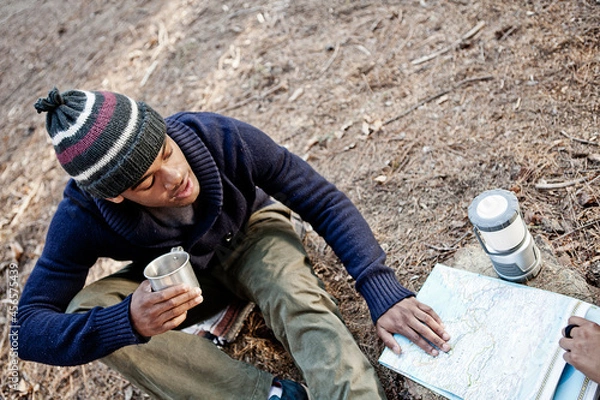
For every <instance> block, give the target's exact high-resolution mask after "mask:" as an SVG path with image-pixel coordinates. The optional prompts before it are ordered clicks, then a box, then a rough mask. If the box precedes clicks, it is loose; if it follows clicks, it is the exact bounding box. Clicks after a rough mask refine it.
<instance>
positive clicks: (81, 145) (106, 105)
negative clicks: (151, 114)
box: [56, 92, 117, 165]
mask: <svg viewBox="0 0 600 400" xmlns="http://www.w3.org/2000/svg"><path fill="white" fill-rule="evenodd" d="M100 93H102V95H103V96H104V102H103V103H102V107H101V108H100V111H99V112H98V115H97V117H96V121H95V122H94V125H92V127H91V128H90V130H89V131H88V133H87V134H86V135H85V136H84V137H83V138H82V139H81V140H79V141H77V142H76V143H75V144H73V145H72V146H70V147H67V148H66V149H65V150H64V151H62V152H61V153H60V154H57V155H56V156H57V157H58V161H59V162H60V163H61V165H65V164H68V163H70V162H71V161H72V160H73V159H74V158H75V157H77V156H78V155H80V154H81V153H83V152H84V151H86V150H87V149H88V148H89V147H90V146H91V145H92V144H94V142H95V141H96V140H97V139H98V137H99V136H100V134H101V133H102V132H103V131H104V128H106V126H107V125H108V123H109V122H110V120H111V118H112V116H113V113H114V111H115V106H116V104H117V97H116V96H115V94H114V93H111V92H100Z"/></svg>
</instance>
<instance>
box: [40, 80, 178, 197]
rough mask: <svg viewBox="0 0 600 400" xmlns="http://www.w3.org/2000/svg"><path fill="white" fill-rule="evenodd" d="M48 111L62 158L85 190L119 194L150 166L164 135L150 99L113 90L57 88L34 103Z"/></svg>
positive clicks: (49, 126) (96, 194) (103, 194)
mask: <svg viewBox="0 0 600 400" xmlns="http://www.w3.org/2000/svg"><path fill="white" fill-rule="evenodd" d="M35 109H36V110H37V111H38V113H42V112H47V113H48V114H47V115H46V130H47V131H48V133H49V135H50V138H51V139H52V144H53V145H54V150H55V151H56V155H57V157H58V161H59V162H60V164H61V165H62V167H63V168H64V169H65V171H67V173H68V174H69V175H71V177H72V178H73V179H74V180H75V181H76V182H77V184H78V185H79V187H81V189H83V190H85V191H86V192H88V193H89V194H90V195H92V196H94V197H97V198H112V197H117V196H118V195H120V194H121V193H123V192H124V191H125V190H127V189H129V188H130V187H132V186H133V185H135V184H136V183H137V182H138V181H139V180H140V179H141V178H142V176H143V175H144V174H145V173H146V171H148V168H150V166H151V165H152V163H153V162H154V160H155V159H156V157H157V156H158V153H159V152H160V149H161V147H162V145H163V143H164V140H165V134H166V125H165V122H164V120H163V118H162V117H161V116H160V115H159V114H158V113H157V112H156V111H154V110H153V109H152V108H150V107H149V106H148V105H147V104H145V103H143V102H137V103H136V102H135V101H133V100H132V99H130V98H129V97H127V96H124V95H121V94H117V93H112V92H87V91H80V90H69V91H67V92H64V93H62V94H61V93H59V91H58V89H56V88H54V89H52V90H51V91H50V93H49V94H48V97H47V98H45V99H44V98H40V99H38V101H37V102H36V103H35Z"/></svg>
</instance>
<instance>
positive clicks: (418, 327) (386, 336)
mask: <svg viewBox="0 0 600 400" xmlns="http://www.w3.org/2000/svg"><path fill="white" fill-rule="evenodd" d="M376 329H377V335H379V337H380V338H381V340H383V343H384V344H385V345H386V346H387V347H389V348H390V349H391V350H392V351H393V352H394V353H396V354H400V352H401V351H402V350H401V349H400V346H399V345H398V342H396V340H395V339H394V336H393V335H394V333H399V334H400V335H402V336H405V337H406V338H408V339H409V340H410V341H411V342H413V343H415V344H416V345H417V346H419V347H420V348H422V349H423V350H425V351H426V352H427V353H428V354H430V355H432V356H434V357H435V356H437V355H438V354H439V351H438V349H440V350H442V351H444V352H448V351H450V345H449V344H448V343H447V342H448V340H450V335H449V334H448V333H447V332H446V331H445V330H444V325H443V323H442V320H441V319H440V317H439V316H438V315H437V314H436V313H435V311H433V309H432V308H431V307H429V306H427V305H425V304H423V303H421V302H420V301H419V300H417V299H416V298H415V297H407V298H405V299H403V300H401V301H399V302H398V303H396V304H395V305H394V306H393V307H391V308H390V309H389V310H388V311H386V312H385V313H384V314H383V315H382V316H381V317H379V319H378V320H377V324H376ZM425 339H427V340H425ZM428 341H429V342H428ZM430 343H433V344H434V345H435V346H436V347H437V348H438V349H436V348H435V347H433V346H432V345H431V344H430Z"/></svg>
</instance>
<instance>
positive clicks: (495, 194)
mask: <svg viewBox="0 0 600 400" xmlns="http://www.w3.org/2000/svg"><path fill="white" fill-rule="evenodd" d="M468 211H469V220H470V221H471V223H472V224H473V225H474V226H476V227H477V228H478V229H479V230H481V231H483V232H496V231H500V230H502V229H504V228H506V227H507V226H509V225H510V224H512V223H513V222H514V221H515V220H516V219H517V217H518V216H519V202H518V200H517V197H516V196H515V195H514V193H513V192H509V191H508V190H503V189H493V190H488V191H485V192H483V193H481V194H480V195H479V196H477V197H476V198H475V199H474V200H473V202H472V203H471V205H470V206H469V210H468Z"/></svg>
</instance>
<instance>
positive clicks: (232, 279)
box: [68, 204, 385, 400]
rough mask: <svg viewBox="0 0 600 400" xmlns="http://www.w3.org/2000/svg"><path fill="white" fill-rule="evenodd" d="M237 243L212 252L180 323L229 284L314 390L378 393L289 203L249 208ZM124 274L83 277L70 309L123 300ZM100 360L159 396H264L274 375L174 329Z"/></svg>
mask: <svg viewBox="0 0 600 400" xmlns="http://www.w3.org/2000/svg"><path fill="white" fill-rule="evenodd" d="M236 243H237V246H235V249H234V250H233V251H231V252H230V253H229V254H227V253H224V252H221V253H220V259H221V261H222V262H221V263H220V265H218V266H217V267H215V268H213V269H212V270H211V271H210V273H206V274H201V276H199V281H200V285H201V287H202V290H203V296H204V299H205V301H204V303H202V304H200V305H199V306H197V307H195V308H194V309H192V310H190V312H188V317H187V320H186V325H191V324H193V323H196V322H199V321H200V320H202V319H204V318H205V317H208V316H210V315H212V314H214V313H216V311H218V310H220V309H221V308H222V307H223V306H224V305H226V304H227V303H228V298H227V295H226V293H227V292H228V291H229V292H231V293H234V294H235V295H236V296H238V297H240V298H243V299H247V300H249V301H252V302H254V303H255V304H256V305H257V306H258V307H259V308H260V310H261V312H262V313H263V315H264V318H265V321H266V323H267V325H268V326H269V327H270V328H271V329H272V330H273V332H274V334H275V336H276V337H277V339H278V340H279V341H280V342H281V343H282V344H283V345H284V346H285V348H286V349H287V350H288V351H289V353H290V354H291V356H292V358H293V359H294V362H295V363H296V365H297V366H298V368H299V369H300V370H301V372H302V374H303V376H304V379H305V381H306V384H307V386H308V388H309V390H310V395H311V398H312V399H315V400H342V399H357V400H358V399H360V400H375V399H383V398H385V395H384V394H383V390H382V388H381V385H380V383H379V380H378V378H377V376H376V373H375V371H374V368H373V367H372V366H371V365H370V363H369V361H368V360H367V359H366V357H365V356H364V354H362V352H361V351H360V349H359V347H358V346H357V344H356V342H355V341H354V339H353V337H352V335H351V333H350V332H349V331H348V329H347V328H346V326H345V324H344V322H343V321H342V319H341V316H340V314H339V311H338V309H337V306H336V304H335V301H334V300H333V298H332V297H331V296H330V295H329V294H328V293H327V292H326V291H325V289H324V287H323V284H322V282H321V281H320V280H319V279H318V278H317V277H316V276H315V274H314V272H313V270H312V267H311V265H310V263H309V260H308V257H307V255H306V253H305V250H304V248H303V246H302V243H301V240H300V238H299V236H298V235H297V233H296V232H295V231H294V229H293V225H292V224H291V222H290V212H289V210H288V209H287V208H285V207H283V206H281V205H277V204H276V205H272V206H269V207H267V208H265V209H263V210H260V211H258V212H256V213H254V214H253V215H252V217H251V219H250V221H249V222H248V225H247V226H246V228H245V230H244V231H243V232H242V233H240V235H238V238H236ZM138 269H139V268H138ZM131 275H132V274H131V271H130V270H128V269H127V268H125V270H124V271H120V272H117V273H116V274H114V275H111V276H109V277H106V278H104V279H101V280H99V281H97V282H95V283H93V284H91V285H89V286H87V287H85V288H84V289H83V290H82V291H81V292H80V293H79V294H78V295H77V296H76V297H75V298H74V299H73V301H72V302H71V304H70V306H69V310H68V312H84V311H86V310H89V309H91V308H93V307H96V306H109V305H111V304H115V303H118V302H120V301H122V300H123V299H124V298H125V297H126V296H128V295H129V294H131V293H132V292H133V291H134V290H135V289H136V288H137V286H138V285H139V280H136V279H131ZM139 275H140V274H139V271H138V272H137V273H136V276H139ZM142 279H143V278H142ZM223 285H224V286H225V287H226V288H227V289H228V290H227V289H224V288H223ZM101 361H102V362H104V363H105V364H107V365H108V366H109V367H111V368H113V369H115V370H117V371H119V372H120V373H121V374H122V375H123V376H125V377H126V378H127V379H128V380H130V381H131V382H132V383H133V384H135V385H136V386H138V387H139V388H141V389H143V390H144V391H146V392H147V393H148V394H150V395H152V396H154V397H156V398H160V399H215V400H228V399H231V400H244V399H252V400H255V399H256V400H266V399H267V394H268V392H269V388H270V386H271V382H272V379H273V376H272V375H271V374H269V373H267V372H265V371H261V370H259V369H258V368H256V367H254V366H253V365H250V364H247V363H244V362H241V361H237V360H234V359H232V358H230V357H229V356H228V355H227V354H225V353H224V352H223V351H222V350H220V349H219V348H218V347H217V346H215V345H214V344H213V343H212V342H211V341H209V340H207V339H205V338H201V337H198V336H195V335H190V334H187V333H183V332H180V331H177V330H173V331H169V332H166V333H163V334H161V335H157V336H154V337H152V339H151V340H150V341H149V342H148V343H146V344H140V345H133V346H126V347H123V348H121V349H119V350H117V351H115V352H114V353H112V354H110V355H109V356H107V357H105V358H104V359H102V360H101Z"/></svg>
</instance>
